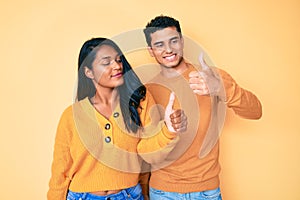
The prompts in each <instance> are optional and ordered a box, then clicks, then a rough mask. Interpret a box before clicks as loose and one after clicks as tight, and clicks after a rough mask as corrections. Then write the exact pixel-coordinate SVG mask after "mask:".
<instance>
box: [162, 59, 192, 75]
mask: <svg viewBox="0 0 300 200" xmlns="http://www.w3.org/2000/svg"><path fill="white" fill-rule="evenodd" d="M187 68H188V65H187V64H186V62H185V61H184V59H183V60H182V61H181V62H180V63H179V64H178V65H177V66H175V67H165V66H161V75H162V76H164V77H166V78H173V77H177V76H180V75H181V74H183V73H184V72H185V70H186V69H187Z"/></svg>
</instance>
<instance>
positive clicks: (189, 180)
mask: <svg viewBox="0 0 300 200" xmlns="http://www.w3.org/2000/svg"><path fill="white" fill-rule="evenodd" d="M193 70H195V68H194V67H193V66H192V65H191V64H188V69H187V70H186V71H185V72H184V73H183V74H182V76H178V77H175V78H165V77H163V76H162V75H161V74H158V75H157V76H156V77H155V78H154V79H153V80H151V81H150V82H149V83H148V84H147V89H148V91H150V92H151V94H152V95H153V97H154V98H155V101H156V102H157V103H158V104H160V105H161V106H163V107H166V105H167V103H168V96H169V93H170V90H172V91H174V92H175V94H176V97H177V99H176V102H175V103H176V106H175V107H181V108H182V109H183V110H184V112H185V114H186V115H187V117H188V130H187V131H186V132H185V133H183V134H181V135H180V136H179V137H180V139H179V142H178V143H177V144H176V147H175V148H174V150H173V151H172V152H171V153H170V154H169V155H168V156H167V158H166V160H168V161H169V163H170V165H168V166H166V167H163V168H161V166H157V164H153V166H152V170H153V172H152V173H151V178H150V187H153V188H155V189H158V190H164V191H169V192H179V193H187V192H199V191H204V190H210V189H215V188H217V187H218V186H219V173H220V164H219V161H218V158H219V143H218V136H219V134H220V130H221V129H222V126H223V122H224V117H225V110H226V108H227V107H229V108H232V109H233V110H234V111H235V113H236V114H238V115H239V116H241V117H244V118H247V119H258V118H260V117H261V113H262V108H261V104H260V102H259V100H258V99H257V97H256V96H255V95H254V94H252V93H251V92H249V91H247V90H245V89H243V88H241V87H239V86H238V85H237V83H236V82H235V81H234V80H233V79H232V77H231V76H230V75H229V74H228V73H226V72H225V71H223V70H220V69H218V70H217V72H218V74H219V76H220V78H221V80H222V81H223V86H224V91H225V93H226V94H225V95H224V98H220V97H218V96H208V95H207V96H200V95H196V94H194V93H193V91H192V90H191V89H190V87H189V83H188V80H189V78H188V74H189V73H190V72H191V71H193ZM161 114H163V113H161ZM204 140H205V142H204ZM201 147H202V148H204V151H203V152H202V154H201V155H200V149H201Z"/></svg>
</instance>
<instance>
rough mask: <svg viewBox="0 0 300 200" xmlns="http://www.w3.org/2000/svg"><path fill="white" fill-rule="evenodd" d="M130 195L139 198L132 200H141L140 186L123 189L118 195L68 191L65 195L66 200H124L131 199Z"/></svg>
mask: <svg viewBox="0 0 300 200" xmlns="http://www.w3.org/2000/svg"><path fill="white" fill-rule="evenodd" d="M139 193H140V194H139ZM132 195H133V196H136V197H139V196H140V198H134V199H140V200H142V199H143V195H142V189H141V186H140V184H137V185H136V186H133V187H130V188H126V189H123V190H121V191H120V192H118V193H115V194H110V195H106V196H98V195H94V194H91V193H88V192H84V193H80V192H72V191H70V190H69V191H68V195H67V200H125V199H131V196H132Z"/></svg>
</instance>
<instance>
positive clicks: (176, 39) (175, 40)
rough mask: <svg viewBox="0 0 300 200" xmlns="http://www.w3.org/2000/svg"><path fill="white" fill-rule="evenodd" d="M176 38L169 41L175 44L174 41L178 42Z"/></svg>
mask: <svg viewBox="0 0 300 200" xmlns="http://www.w3.org/2000/svg"><path fill="white" fill-rule="evenodd" d="M178 41H179V40H178V39H173V40H171V42H172V43H173V44H176V43H178Z"/></svg>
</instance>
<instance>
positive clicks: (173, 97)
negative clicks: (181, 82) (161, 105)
mask: <svg viewBox="0 0 300 200" xmlns="http://www.w3.org/2000/svg"><path fill="white" fill-rule="evenodd" d="M174 101H175V93H174V92H171V94H170V98H169V103H168V105H167V107H166V111H167V112H169V114H171V112H172V110H173V105H174Z"/></svg>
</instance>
